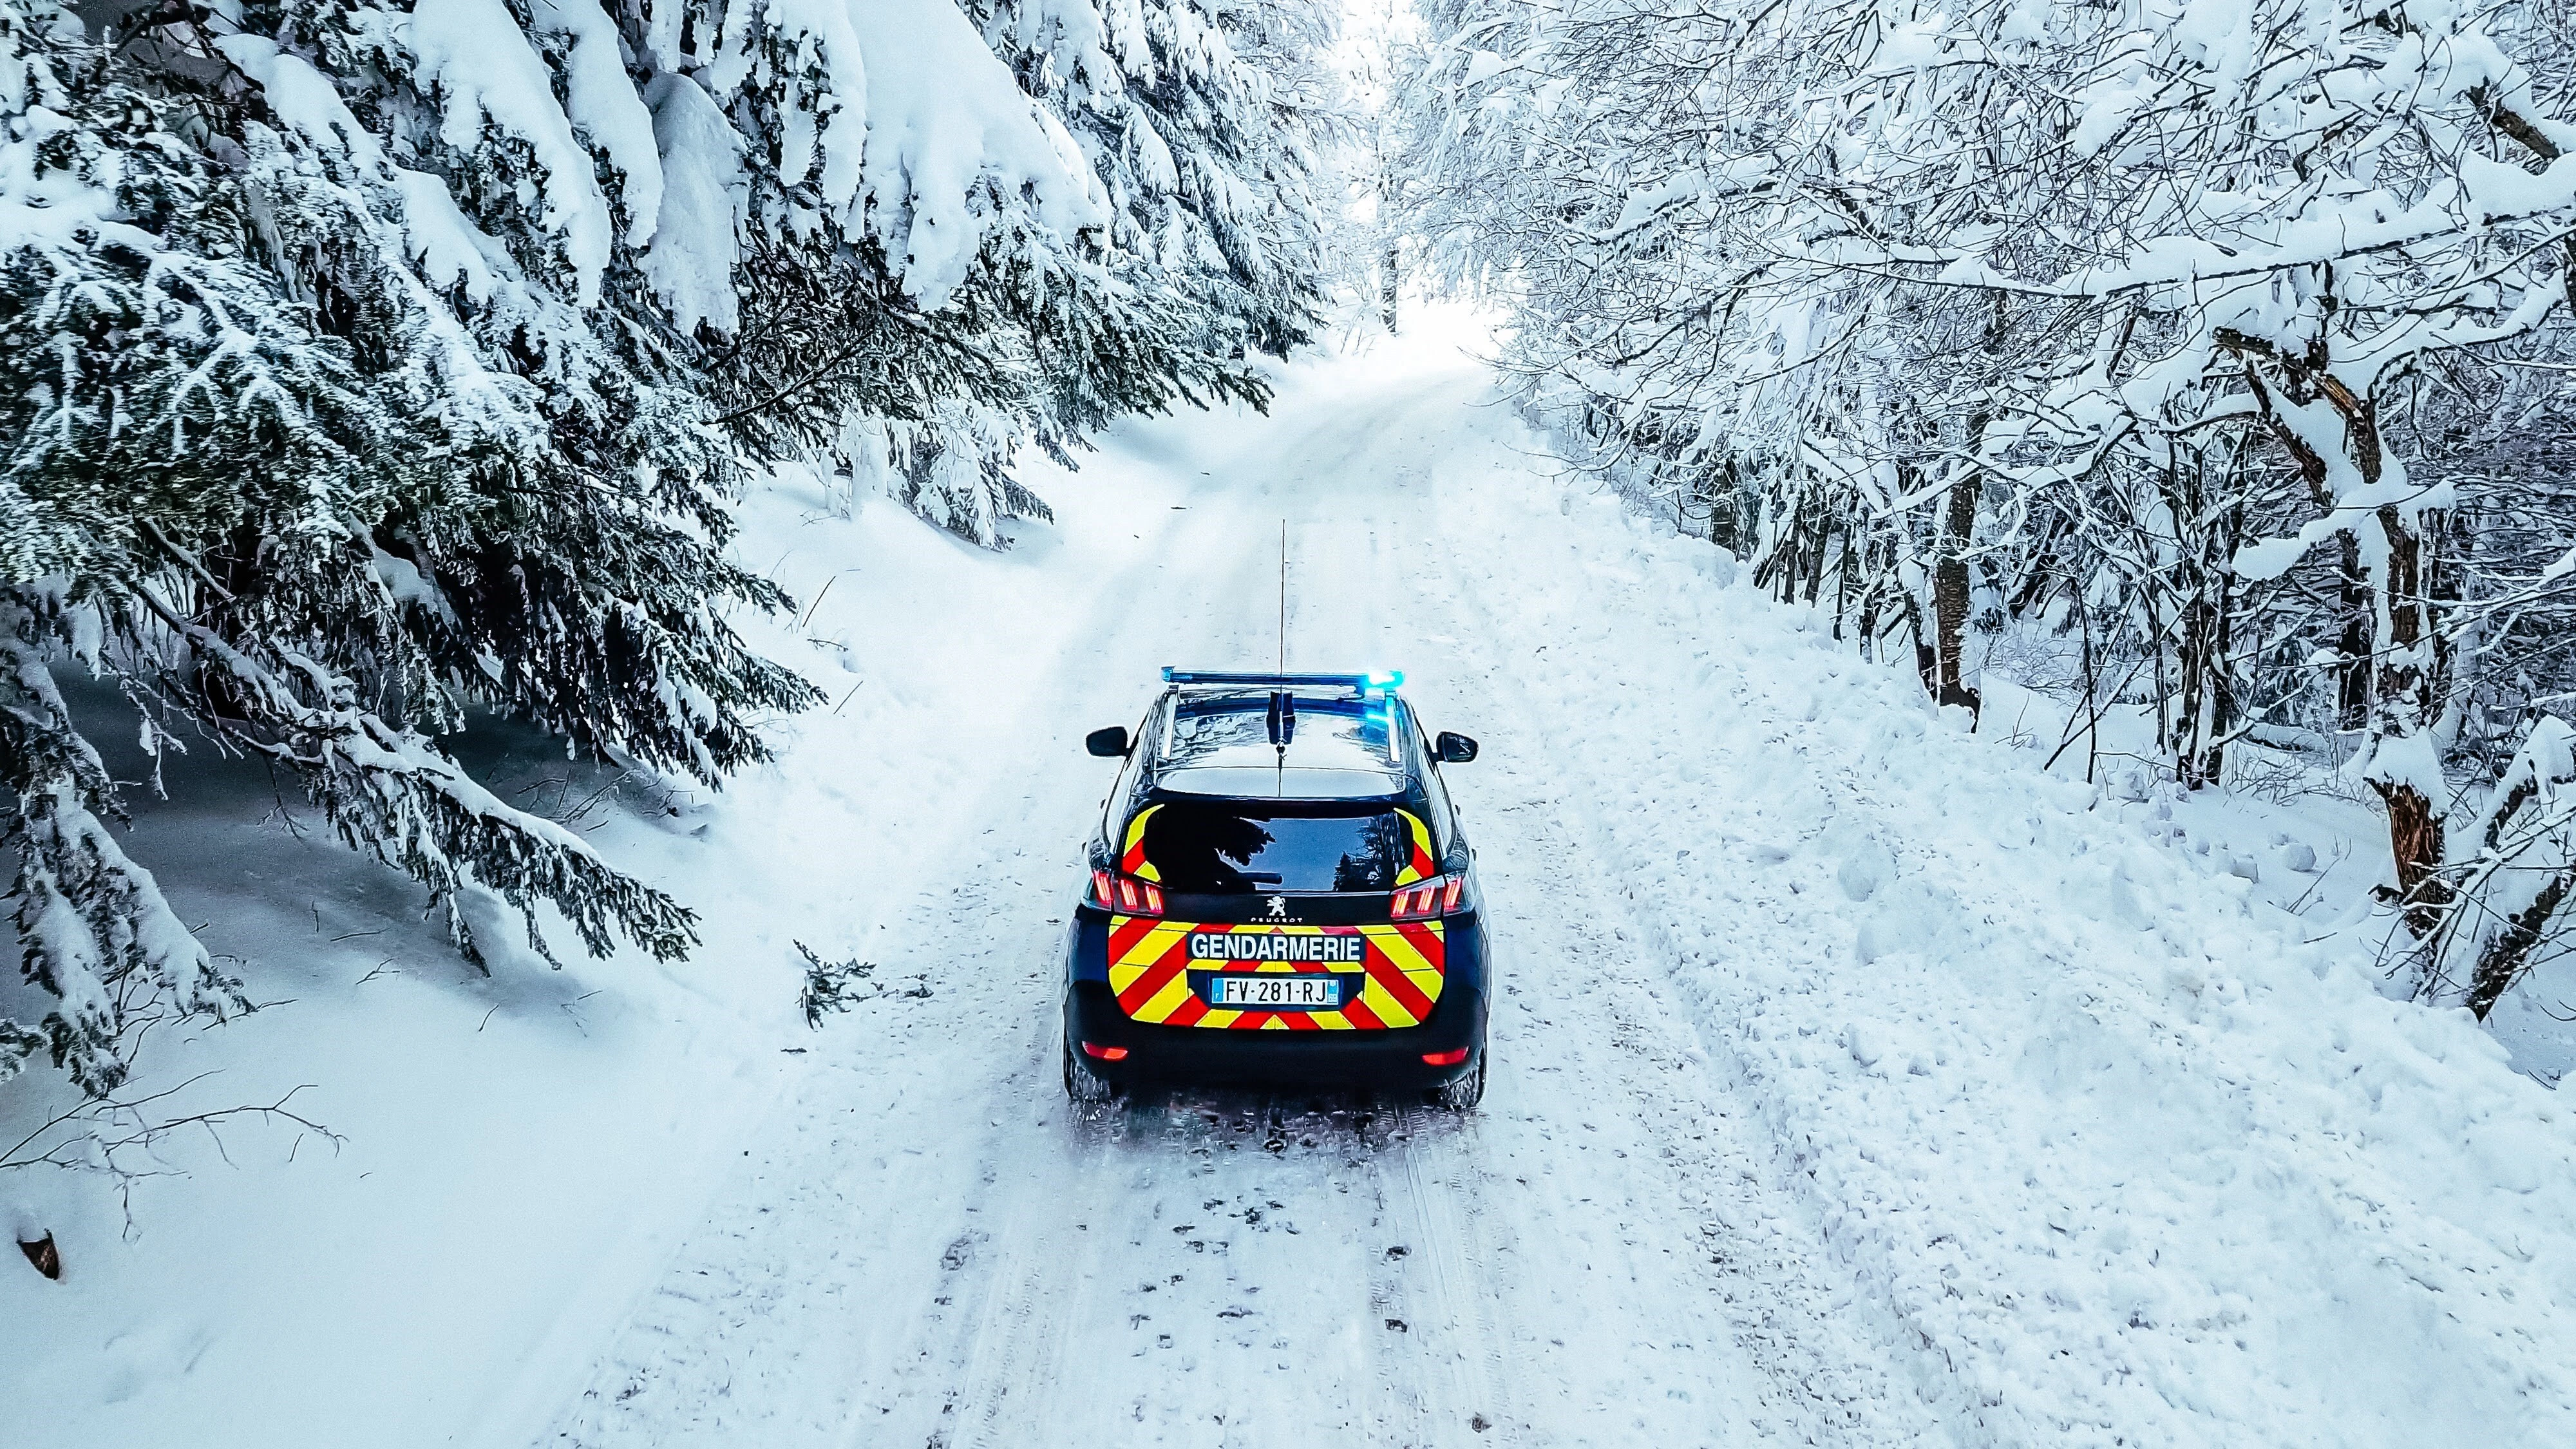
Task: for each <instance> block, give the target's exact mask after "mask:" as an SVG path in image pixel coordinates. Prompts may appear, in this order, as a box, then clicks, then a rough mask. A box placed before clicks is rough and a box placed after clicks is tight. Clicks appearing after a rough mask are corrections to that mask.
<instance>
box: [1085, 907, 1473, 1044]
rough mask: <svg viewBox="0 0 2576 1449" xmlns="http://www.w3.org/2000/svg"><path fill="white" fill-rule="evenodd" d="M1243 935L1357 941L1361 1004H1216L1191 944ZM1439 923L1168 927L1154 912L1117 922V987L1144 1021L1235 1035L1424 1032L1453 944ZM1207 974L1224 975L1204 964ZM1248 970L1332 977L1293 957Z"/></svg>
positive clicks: (1123, 1003) (1113, 962) (1112, 968)
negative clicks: (1362, 976) (1205, 937)
mask: <svg viewBox="0 0 2576 1449" xmlns="http://www.w3.org/2000/svg"><path fill="white" fill-rule="evenodd" d="M1227 932H1234V933H1237V934H1251V935H1282V936H1321V935H1327V934H1331V935H1357V936H1359V937H1360V938H1361V940H1362V942H1363V943H1364V944H1363V946H1362V948H1361V954H1362V964H1361V970H1362V971H1364V972H1365V973H1366V974H1367V978H1368V979H1367V981H1366V983H1365V984H1364V985H1363V986H1362V987H1361V988H1360V997H1359V999H1358V1000H1357V1001H1353V1002H1349V1003H1347V1004H1346V1005H1344V1006H1343V1008H1342V1009H1341V1010H1339V1011H1237V1010H1233V1009H1230V1008H1223V1007H1212V1006H1209V1005H1208V1004H1207V1003H1206V1002H1205V1001H1203V1000H1201V999H1200V998H1199V995H1198V993H1196V992H1194V991H1192V990H1191V989H1190V967H1191V964H1192V958H1191V956H1190V952H1189V938H1190V937H1191V936H1192V935H1194V934H1201V933H1213V934H1224V933H1227ZM1442 932H1443V923H1441V922H1439V921H1400V922H1396V923H1393V924H1390V925H1383V926H1264V925H1245V926H1222V925H1207V924H1201V923H1198V922H1193V921H1165V920H1159V919H1156V918H1154V917H1151V916H1112V917H1110V918H1109V989H1110V990H1112V991H1114V992H1116V993H1117V994H1118V1006H1119V1009H1120V1010H1122V1011H1124V1012H1126V1013H1127V1015H1128V1016H1129V1017H1131V1018H1133V1019H1135V1020H1137V1021H1149V1022H1158V1023H1161V1024H1163V1025H1167V1026H1207V1027H1224V1028H1229V1029H1231V1030H1234V1031H1377V1030H1383V1029H1385V1028H1388V1027H1398V1026H1415V1025H1418V1024H1420V1023H1421V1021H1422V1019H1423V1018H1425V1017H1427V1016H1429V1015H1430V1014H1431V1004H1432V1003H1433V1002H1435V1001H1438V1000H1439V999H1440V986H1441V983H1442V981H1443V980H1444V979H1445V978H1444V973H1445V971H1446V969H1447V965H1446V961H1447V951H1448V943H1447V941H1446V940H1445V938H1444V936H1443V934H1442ZM1201 969H1215V966H1214V963H1202V964H1201ZM1224 969H1227V970H1234V971H1242V970H1251V971H1329V970H1331V969H1332V968H1331V967H1329V966H1323V965H1316V964H1309V963H1296V962H1287V961H1264V962H1258V963H1255V962H1248V961H1247V962H1240V963H1231V964H1228V965H1227V966H1226V967H1225V968H1224Z"/></svg>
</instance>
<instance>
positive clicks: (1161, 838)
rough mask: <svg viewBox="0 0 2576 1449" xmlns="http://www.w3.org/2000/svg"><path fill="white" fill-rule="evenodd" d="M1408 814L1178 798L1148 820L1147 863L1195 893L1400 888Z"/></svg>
mask: <svg viewBox="0 0 2576 1449" xmlns="http://www.w3.org/2000/svg"><path fill="white" fill-rule="evenodd" d="M1404 837H1405V830H1404V820H1403V817H1401V816H1399V815H1397V814H1395V813H1394V812H1393V811H1389V810H1378V811H1371V812H1367V813H1364V814H1357V815H1314V814H1297V815H1290V814H1268V813H1264V812H1262V811H1259V810H1248V809H1246V808H1244V807H1243V806H1242V805H1240V804H1235V803H1227V804H1214V803H1208V804H1201V803H1199V802H1196V801H1187V800H1182V801H1174V802H1173V803H1171V804H1168V805H1165V806H1164V807H1163V808H1161V809H1160V810H1157V811H1155V812H1154V815H1153V818H1152V819H1150V820H1148V821H1146V822H1145V839H1144V846H1145V858H1146V859H1147V860H1150V861H1152V862H1153V863H1154V869H1155V871H1156V872H1157V873H1159V874H1160V875H1161V876H1162V885H1163V889H1165V890H1167V891H1176V892H1181V893H1185V894H1191V895H1214V896H1231V895H1250V894H1254V893H1257V892H1261V891H1383V890H1393V889H1395V873H1396V870H1397V868H1398V865H1399V863H1400V862H1401V861H1402V860H1403V859H1404V855H1403V853H1402V847H1403V844H1404Z"/></svg>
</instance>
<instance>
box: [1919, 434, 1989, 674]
mask: <svg viewBox="0 0 2576 1449" xmlns="http://www.w3.org/2000/svg"><path fill="white" fill-rule="evenodd" d="M1941 514H1942V516H1941V539H1940V551H1939V553H1937V554H1936V555H1935V556H1934V558H1933V563H1932V629H1933V652H1934V662H1935V665H1936V668H1937V671H1938V672H1937V677H1936V678H1935V679H1933V680H1931V681H1929V683H1930V686H1931V689H1932V697H1933V698H1934V699H1937V700H1939V701H1940V702H1941V703H1942V704H1945V705H1951V704H1957V705H1965V706H1966V707H1967V709H1968V713H1969V714H1970V715H1971V716H1974V715H1975V714H1976V712H1977V707H1978V703H1979V701H1978V697H1977V692H1976V691H1975V690H1973V689H1970V688H1968V687H1967V681H1966V680H1965V678H1964V677H1963V675H1964V670H1965V660H1964V657H1963V656H1964V655H1965V653H1966V639H1967V629H1968V597H1969V595H1968V543H1969V535H1970V534H1971V533H1972V532H1974V531H1975V529H1976V526H1977V473H1976V470H1974V469H1968V470H1965V471H1964V472H1963V473H1962V475H1961V476H1960V477H1959V478H1958V479H1957V480H1956V481H1955V482H1953V483H1951V485H1950V493H1949V496H1948V498H1947V499H1945V500H1944V503H1943V507H1942V510H1941Z"/></svg>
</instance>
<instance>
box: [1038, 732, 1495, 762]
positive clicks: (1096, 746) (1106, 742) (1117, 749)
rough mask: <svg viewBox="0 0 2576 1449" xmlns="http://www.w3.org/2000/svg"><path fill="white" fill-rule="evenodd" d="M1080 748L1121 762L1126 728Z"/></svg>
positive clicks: (1088, 739) (1094, 736)
mask: <svg viewBox="0 0 2576 1449" xmlns="http://www.w3.org/2000/svg"><path fill="white" fill-rule="evenodd" d="M1082 747H1083V748H1084V749H1086V750H1089V751H1091V752H1092V753H1093V754H1095V755H1098V756H1100V757H1101V758H1102V759H1104V760H1123V759H1125V758H1127V727H1126V726H1125V725H1111V726H1110V727H1109V728H1107V729H1105V730H1093V731H1092V732H1091V733H1089V734H1087V735H1084V736H1083V737H1082ZM1475 752H1476V747H1475V746H1474V745H1472V744H1471V745H1469V746H1467V753H1469V754H1471V755H1472V754H1474V753H1475Z"/></svg>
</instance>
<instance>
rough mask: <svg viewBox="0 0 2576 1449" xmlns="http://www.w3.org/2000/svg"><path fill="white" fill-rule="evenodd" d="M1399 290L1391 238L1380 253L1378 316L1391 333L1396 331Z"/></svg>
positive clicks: (1378, 267)
mask: <svg viewBox="0 0 2576 1449" xmlns="http://www.w3.org/2000/svg"><path fill="white" fill-rule="evenodd" d="M1397 290H1398V283H1397V279H1396V273H1395V241H1394V239H1393V238H1389V239H1388V240H1387V243H1386V246H1385V248H1384V249H1383V250H1381V251H1380V252H1379V253H1378V262H1377V314H1378V317H1379V318H1380V319H1381V320H1383V321H1384V322H1385V323H1386V330H1387V331H1389V332H1393V331H1394V330H1395V300H1396V292H1397Z"/></svg>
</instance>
